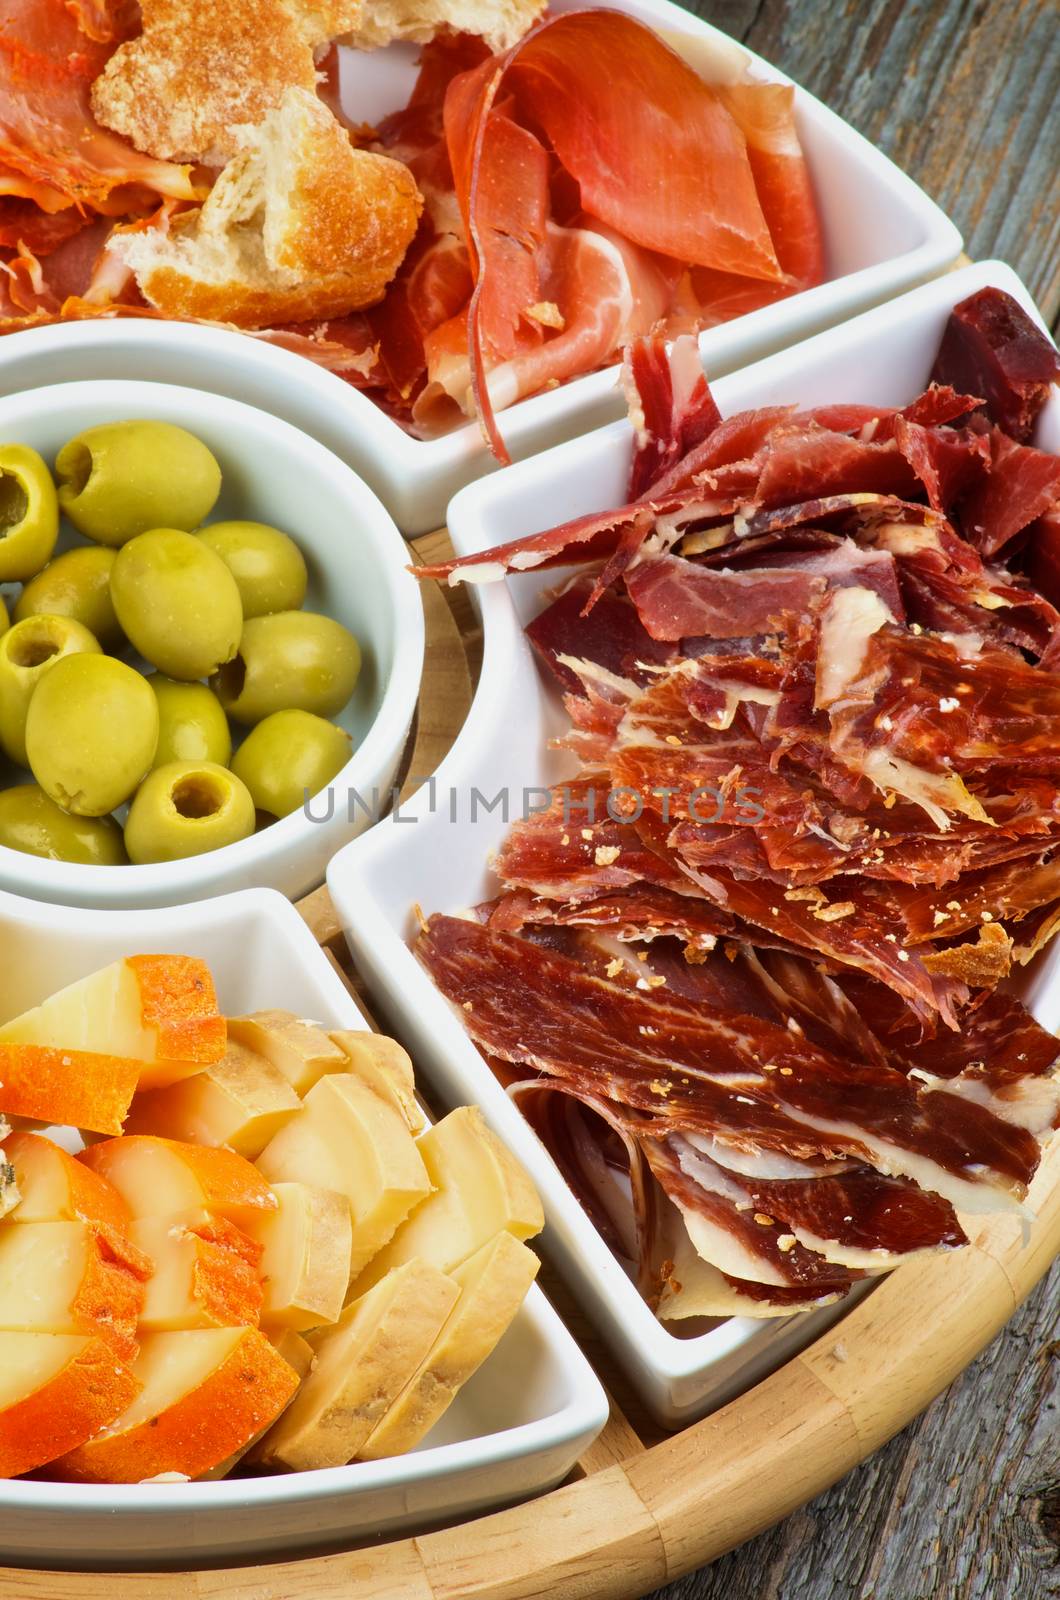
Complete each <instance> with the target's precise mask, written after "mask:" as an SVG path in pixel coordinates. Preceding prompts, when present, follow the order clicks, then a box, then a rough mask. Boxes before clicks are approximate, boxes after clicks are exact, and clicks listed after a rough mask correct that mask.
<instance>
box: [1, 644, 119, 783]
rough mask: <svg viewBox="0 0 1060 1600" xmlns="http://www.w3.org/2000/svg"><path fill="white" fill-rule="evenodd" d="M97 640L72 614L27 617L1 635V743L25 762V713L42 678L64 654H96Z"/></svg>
mask: <svg viewBox="0 0 1060 1600" xmlns="http://www.w3.org/2000/svg"><path fill="white" fill-rule="evenodd" d="M99 653H100V648H99V643H98V641H97V640H96V639H95V638H94V637H93V635H92V634H91V633H89V631H88V629H87V628H85V627H82V625H81V623H80V622H75V621H74V619H73V618H72V617H26V618H25V619H24V620H23V621H21V622H16V623H15V626H14V627H13V628H10V629H9V630H8V632H7V633H5V634H4V635H3V636H2V637H0V745H3V748H4V751H5V753H6V754H7V755H8V756H10V758H11V760H12V761H14V762H17V764H18V765H19V766H20V767H24V766H25V765H26V712H27V711H28V709H29V703H30V699H31V697H32V695H33V692H34V690H35V689H36V688H37V686H38V684H39V683H40V681H41V679H42V678H43V677H44V676H45V675H46V674H47V673H49V672H51V671H53V670H54V668H55V666H56V665H57V664H58V662H59V661H60V660H61V659H63V658H64V657H66V656H72V655H99Z"/></svg>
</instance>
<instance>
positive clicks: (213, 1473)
mask: <svg viewBox="0 0 1060 1600" xmlns="http://www.w3.org/2000/svg"><path fill="white" fill-rule="evenodd" d="M267 1337H268V1340H269V1342H270V1344H271V1345H272V1346H273V1348H274V1349H275V1351H276V1354H277V1355H279V1356H282V1357H283V1359H284V1360H285V1361H286V1362H287V1365H288V1366H289V1367H293V1368H294V1370H295V1372H296V1373H297V1375H298V1381H299V1383H301V1382H302V1380H303V1379H304V1378H305V1377H307V1376H308V1374H309V1369H310V1367H311V1366H312V1365H313V1362H314V1360H315V1357H314V1355H313V1347H312V1345H311V1344H307V1343H306V1341H305V1339H303V1338H302V1335H301V1334H300V1333H295V1331H294V1329H293V1328H280V1329H278V1330H276V1331H275V1332H270V1333H269V1334H268V1335H267ZM271 1426H272V1423H271V1422H270V1423H269V1424H268V1425H267V1426H266V1427H265V1428H262V1429H261V1431H260V1432H259V1433H256V1434H255V1435H254V1437H253V1439H251V1440H249V1442H248V1443H247V1444H245V1445H244V1446H243V1448H242V1449H241V1450H237V1451H236V1453H235V1455H232V1456H229V1458H228V1460H227V1461H222V1462H221V1464H220V1466H218V1467H211V1469H210V1471H209V1472H204V1473H203V1474H202V1479H203V1480H204V1481H207V1482H210V1483H216V1482H217V1480H218V1479H219V1478H227V1477H228V1474H229V1473H230V1472H231V1471H232V1469H233V1467H236V1466H238V1465H239V1463H240V1462H241V1461H242V1459H243V1457H244V1456H245V1455H246V1454H247V1452H248V1451H249V1450H251V1449H252V1448H253V1447H254V1445H256V1444H257V1442H258V1440H259V1439H261V1438H262V1437H264V1435H265V1434H266V1433H267V1432H268V1430H269V1428H270V1427H271Z"/></svg>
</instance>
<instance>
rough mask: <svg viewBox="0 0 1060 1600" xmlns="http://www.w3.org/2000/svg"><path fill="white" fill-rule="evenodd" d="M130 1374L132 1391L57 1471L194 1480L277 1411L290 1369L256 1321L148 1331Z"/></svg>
mask: <svg viewBox="0 0 1060 1600" xmlns="http://www.w3.org/2000/svg"><path fill="white" fill-rule="evenodd" d="M133 1373H134V1376H135V1378H136V1379H137V1380H138V1381H139V1383H140V1384H141V1386H142V1387H141V1390H140V1393H139V1394H138V1395H137V1397H136V1398H135V1400H133V1402H132V1404H131V1405H130V1406H128V1407H127V1409H126V1410H125V1411H123V1413H122V1414H121V1416H119V1417H117V1418H116V1419H115V1420H114V1421H113V1422H111V1423H110V1424H109V1426H108V1427H106V1428H105V1429H104V1430H103V1431H102V1432H100V1433H97V1434H96V1435H95V1436H94V1437H93V1438H91V1439H89V1440H88V1441H87V1443H85V1444H84V1445H81V1446H80V1447H79V1448H78V1449H76V1450H72V1451H70V1452H69V1453H68V1454H66V1455H64V1456H63V1457H62V1459H61V1461H59V1462H58V1463H57V1470H58V1472H59V1473H60V1474H61V1476H63V1477H65V1478H73V1479H75V1480H76V1481H79V1482H85V1483H141V1482H143V1481H145V1480H146V1479H149V1478H157V1477H158V1476H159V1475H160V1474H161V1473H181V1474H182V1475H183V1476H184V1477H187V1478H199V1477H202V1476H203V1474H204V1473H207V1472H210V1471H211V1470H212V1469H213V1468H214V1467H217V1466H219V1465H220V1464H221V1463H222V1462H224V1461H227V1460H228V1459H229V1458H230V1457H231V1456H234V1455H235V1454H236V1453H237V1452H238V1451H240V1450H242V1449H244V1448H245V1446H246V1445H247V1443H248V1442H249V1441H250V1440H251V1439H253V1438H254V1437H255V1435H256V1434H258V1433H260V1432H261V1430H262V1429H263V1428H265V1427H267V1426H268V1424H269V1423H270V1422H271V1421H272V1420H273V1419H274V1418H275V1417H277V1416H278V1415H279V1414H280V1412H281V1411H282V1410H283V1408H284V1406H285V1405H286V1404H287V1403H288V1401H289V1400H290V1398H291V1395H292V1394H293V1393H294V1392H295V1390H296V1389H297V1388H298V1375H297V1373H296V1372H295V1371H294V1369H293V1368H292V1367H290V1366H289V1365H288V1363H287V1362H286V1361H284V1360H283V1358H282V1357H281V1356H280V1355H279V1354H278V1353H277V1352H276V1350H275V1349H274V1348H273V1346H272V1345H271V1344H270V1343H269V1341H268V1339H266V1338H265V1336H264V1334H262V1333H259V1332H258V1330H257V1329H256V1328H209V1329H197V1330H194V1331H192V1332H183V1333H153V1334H149V1335H148V1336H147V1337H146V1338H145V1339H144V1341H143V1345H142V1346H141V1349H140V1354H139V1356H138V1357H137V1360H136V1362H135V1365H134V1368H133Z"/></svg>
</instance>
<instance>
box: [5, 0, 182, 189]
mask: <svg viewBox="0 0 1060 1600" xmlns="http://www.w3.org/2000/svg"><path fill="white" fill-rule="evenodd" d="M135 17H136V12H135V8H134V7H132V6H129V5H125V4H122V3H118V4H113V5H106V4H100V5H98V6H97V5H93V6H92V7H91V8H79V7H77V6H67V5H65V4H63V3H62V0H4V5H3V9H2V14H0V20H2V26H0V57H2V58H3V61H4V64H5V70H4V75H3V79H4V87H3V91H2V92H0V163H2V164H3V166H4V167H7V168H10V169H13V170H14V171H15V172H17V173H21V174H22V175H23V176H24V177H25V178H27V179H28V180H29V181H30V182H31V183H34V184H43V185H46V186H47V189H48V190H49V191H51V192H56V193H58V194H60V195H63V196H65V197H66V198H67V200H68V201H73V202H75V203H77V204H79V205H87V206H92V205H99V204H106V202H107V201H108V200H110V198H111V196H112V195H113V194H114V191H115V190H116V189H120V188H121V187H122V186H124V185H127V184H138V185H142V186H144V187H145V188H146V189H148V190H150V191H152V192H153V193H155V194H160V195H169V196H172V197H173V198H175V199H184V200H192V199H194V198H195V190H194V188H193V186H192V183H191V180H190V177H189V174H188V171H187V169H186V168H184V167H180V166H174V165H172V164H171V163H170V162H166V161H155V160H153V159H152V158H151V157H149V156H145V155H142V154H141V153H140V152H139V151H138V150H134V149H133V148H132V146H131V145H129V144H126V143H125V141H124V140H122V139H119V138H117V137H116V136H115V135H114V134H112V133H108V132H107V131H106V130H105V129H103V128H101V127H100V126H99V125H98V123H97V122H96V120H95V118H94V117H93V115H92V109H91V105H90V102H89V91H90V89H91V86H92V82H93V80H94V79H95V78H96V77H97V76H98V74H99V72H100V71H101V69H102V67H103V65H104V63H105V62H106V60H107V58H108V56H109V55H110V53H111V50H112V48H113V45H114V43H115V42H116V41H117V40H119V39H122V38H128V37H129V36H130V34H131V33H132V32H133V31H134V28H135Z"/></svg>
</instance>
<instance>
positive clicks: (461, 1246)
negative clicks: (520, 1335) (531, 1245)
mask: <svg viewBox="0 0 1060 1600" xmlns="http://www.w3.org/2000/svg"><path fill="white" fill-rule="evenodd" d="M416 1148H417V1150H418V1151H419V1153H420V1155H421V1156H422V1157H423V1163H424V1166H425V1167H426V1168H427V1173H428V1175H429V1177H430V1181H431V1183H432V1184H433V1185H434V1190H435V1192H434V1193H433V1194H432V1195H431V1196H430V1198H429V1199H427V1200H425V1201H424V1202H423V1204H422V1205H420V1206H417V1208H416V1210H415V1211H414V1212H413V1213H412V1215H411V1217H410V1218H409V1220H408V1221H407V1222H406V1223H405V1224H404V1226H403V1227H402V1228H400V1229H399V1230H398V1231H397V1233H396V1234H395V1235H394V1238H393V1239H392V1240H391V1242H390V1244H389V1245H387V1247H386V1248H385V1249H384V1250H382V1251H380V1253H379V1254H378V1255H377V1256H376V1257H375V1258H374V1259H373V1260H372V1262H371V1263H370V1265H369V1266H368V1267H367V1268H366V1270H365V1271H364V1272H363V1273H362V1274H361V1276H360V1277H359V1278H358V1279H357V1280H356V1281H355V1283H354V1284H353V1285H352V1286H351V1293H352V1294H363V1293H364V1291H365V1290H366V1289H368V1288H370V1287H371V1286H372V1284H373V1283H378V1282H379V1280H380V1279H381V1278H383V1277H385V1275H386V1274H387V1273H388V1272H391V1271H393V1269H394V1268H395V1267H398V1266H401V1264H402V1263H403V1262H405V1261H411V1260H413V1259H414V1258H416V1257H418V1258H419V1259H420V1260H422V1261H427V1262H429V1263H430V1264H431V1266H432V1267H437V1268H438V1270H439V1271H440V1272H450V1271H451V1270H452V1269H453V1268H454V1267H458V1266H460V1264H461V1263H462V1262H464V1261H466V1260H467V1259H468V1257H469V1256H471V1255H473V1254H474V1253H475V1251H476V1250H481V1248H482V1246H483V1245H484V1244H488V1243H489V1241H490V1239H492V1238H493V1235H494V1234H495V1233H500V1232H501V1231H502V1230H504V1231H505V1232H507V1233H511V1234H513V1235H514V1236H515V1238H516V1239H529V1238H532V1237H533V1235H534V1234H535V1233H540V1232H541V1229H542V1228H543V1227H544V1225H545V1219H544V1215H543V1213H542V1210H541V1201H540V1200H539V1199H538V1195H537V1190H536V1189H535V1188H534V1186H533V1184H532V1183H531V1182H530V1179H529V1178H528V1177H527V1175H526V1173H525V1171H524V1170H523V1168H522V1167H521V1166H520V1165H519V1163H518V1161H516V1159H515V1157H514V1156H513V1155H512V1154H511V1153H510V1152H509V1151H508V1150H507V1148H506V1147H505V1146H504V1145H503V1144H502V1143H501V1141H500V1140H499V1139H498V1138H497V1135H496V1134H495V1133H494V1132H493V1131H492V1129H491V1128H489V1127H488V1126H487V1124H486V1121H485V1119H484V1118H483V1115H482V1113H481V1111H480V1110H479V1109H478V1107H477V1106H461V1107H460V1109H459V1110H457V1111H451V1112H450V1113H449V1115H448V1116H447V1117H443V1119H442V1121H441V1122H437V1123H435V1125H434V1127H433V1128H429V1129H428V1131H427V1132H426V1133H425V1134H424V1135H423V1137H422V1138H421V1139H419V1140H417V1143H416Z"/></svg>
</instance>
